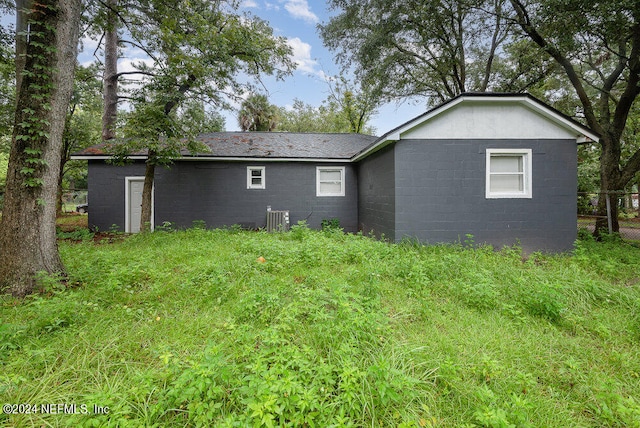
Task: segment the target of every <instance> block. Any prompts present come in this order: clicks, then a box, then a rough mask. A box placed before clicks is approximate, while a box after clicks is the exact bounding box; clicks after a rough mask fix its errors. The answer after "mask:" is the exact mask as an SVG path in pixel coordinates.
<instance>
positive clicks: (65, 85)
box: [0, 0, 81, 296]
mask: <svg viewBox="0 0 640 428" xmlns="http://www.w3.org/2000/svg"><path fill="white" fill-rule="evenodd" d="M80 13H81V1H80V0H58V1H56V0H40V1H39V2H37V3H35V4H34V5H33V8H32V13H31V16H30V19H31V24H30V32H29V39H28V42H27V45H26V53H27V55H26V62H25V65H24V70H25V71H28V72H29V73H24V74H23V78H22V84H21V86H20V91H19V92H18V93H17V94H16V98H17V108H16V115H15V126H14V131H13V138H12V145H11V153H10V155H9V168H8V171H7V185H6V193H5V200H4V211H3V213H2V221H1V222H0V254H1V255H0V257H1V259H2V263H0V291H8V292H11V294H13V295H14V296H25V295H26V294H29V293H31V292H33V290H34V288H35V287H36V280H37V276H38V273H39V272H46V273H49V274H62V273H64V266H63V265H62V261H61V260H60V256H59V254H58V246H57V242H56V226H55V220H56V195H57V189H58V172H59V168H60V156H61V146H62V133H63V130H64V124H65V117H66V113H67V107H68V105H69V98H70V96H71V92H72V89H73V78H74V70H75V63H76V55H77V46H78V30H79V20H80Z"/></svg>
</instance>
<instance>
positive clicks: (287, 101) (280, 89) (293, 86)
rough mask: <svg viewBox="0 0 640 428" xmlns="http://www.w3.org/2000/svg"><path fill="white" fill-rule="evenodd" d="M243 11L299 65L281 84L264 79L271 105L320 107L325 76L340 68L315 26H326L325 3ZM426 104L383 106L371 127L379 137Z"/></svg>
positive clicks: (299, 0) (259, 2)
mask: <svg viewBox="0 0 640 428" xmlns="http://www.w3.org/2000/svg"><path fill="white" fill-rule="evenodd" d="M241 8H242V9H243V10H246V11H249V12H250V13H251V14H253V15H255V16H258V17H260V18H262V19H264V20H266V21H268V22H269V23H270V25H271V27H272V28H273V29H274V32H275V34H276V35H278V36H282V37H285V38H286V39H287V40H288V41H289V45H290V46H291V47H292V49H293V54H294V61H295V62H296V64H297V65H298V68H297V69H296V71H294V73H293V75H292V76H290V77H288V78H286V80H285V81H283V82H277V81H275V80H274V79H265V81H264V82H265V87H266V89H267V91H268V94H269V100H270V102H271V103H272V104H276V105H278V106H290V105H292V104H293V100H294V99H295V98H298V99H300V100H302V101H304V102H305V103H307V104H311V105H314V106H319V105H320V104H321V103H322V101H323V100H325V99H326V98H327V95H328V92H329V86H328V84H327V82H326V78H327V76H335V75H339V74H340V72H341V69H340V67H339V66H338V65H337V64H336V63H335V61H334V58H333V53H332V52H330V51H329V50H328V49H327V48H325V47H324V46H323V44H322V39H321V38H320V36H319V34H318V31H317V25H318V24H319V23H325V22H327V21H328V20H329V18H330V16H331V13H332V12H331V11H329V10H328V6H327V4H326V3H325V2H324V1H311V2H309V1H307V0H244V1H243V2H242V3H241ZM425 105H426V104H425V102H424V101H422V102H421V103H420V104H419V105H416V102H415V101H414V102H413V103H409V102H405V103H401V104H400V105H398V104H396V103H392V104H388V105H384V106H382V107H381V108H380V109H379V111H378V114H377V115H376V116H374V117H373V118H372V119H371V121H370V124H371V125H372V126H374V127H375V128H376V131H377V134H378V135H382V134H384V133H385V132H387V131H389V130H391V129H392V128H394V127H396V126H398V125H400V124H402V123H404V122H406V121H407V120H409V119H411V118H412V117H414V116H417V115H418V114H420V113H422V112H424V111H425V109H426V107H425ZM235 122H236V121H235V117H234V116H232V117H231V118H230V119H227V130H229V131H233V130H237V124H236V123H235Z"/></svg>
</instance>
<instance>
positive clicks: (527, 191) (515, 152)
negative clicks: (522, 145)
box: [485, 149, 533, 199]
mask: <svg viewBox="0 0 640 428" xmlns="http://www.w3.org/2000/svg"><path fill="white" fill-rule="evenodd" d="M493 155H498V156H500V155H504V156H509V155H511V156H523V157H524V159H523V162H522V165H523V168H524V171H523V178H524V190H523V191H522V192H492V191H491V157H492V156H493ZM486 157H487V160H486V178H485V183H486V188H485V196H486V198H487V199H507V198H509V199H517V198H521V199H524V198H526V199H531V198H532V197H533V182H532V164H533V162H532V160H533V157H532V152H531V149H487V155H486Z"/></svg>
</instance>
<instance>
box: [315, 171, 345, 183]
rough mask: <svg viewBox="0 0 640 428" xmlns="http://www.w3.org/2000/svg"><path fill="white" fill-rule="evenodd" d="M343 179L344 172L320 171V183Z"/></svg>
mask: <svg viewBox="0 0 640 428" xmlns="http://www.w3.org/2000/svg"><path fill="white" fill-rule="evenodd" d="M341 179H342V172H341V171H339V170H324V171H320V181H340V180H341Z"/></svg>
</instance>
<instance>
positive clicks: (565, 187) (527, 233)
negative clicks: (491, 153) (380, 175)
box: [394, 140, 577, 251]
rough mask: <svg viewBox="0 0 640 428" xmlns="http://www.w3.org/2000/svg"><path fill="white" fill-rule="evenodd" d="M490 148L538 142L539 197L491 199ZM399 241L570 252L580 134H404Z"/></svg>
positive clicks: (535, 179)
mask: <svg viewBox="0 0 640 428" xmlns="http://www.w3.org/2000/svg"><path fill="white" fill-rule="evenodd" d="M487 148H513V149H518V148H531V149H532V153H533V165H532V172H533V176H532V183H533V198H532V199H486V198H485V179H486V178H485V168H486V154H485V151H486V149H487ZM394 149H395V169H396V172H397V173H396V236H395V238H396V241H398V240H401V239H403V238H404V237H410V238H417V239H419V240H420V241H422V242H426V243H432V244H433V243H451V242H457V241H464V240H465V236H466V234H471V235H473V239H474V241H475V242H476V243H489V244H491V245H493V246H495V247H497V248H500V247H502V246H504V245H513V244H515V243H516V242H520V243H521V245H522V247H523V249H524V250H525V251H535V250H543V251H566V250H570V249H571V248H572V247H573V243H574V241H575V239H576V233H577V232H576V229H577V228H576V223H575V218H576V217H575V216H576V197H575V192H576V188H577V177H576V170H577V156H576V143H575V140H496V141H488V140H481V141H472V140H440V141H436V140H434V141H431V140H430V141H421V140H403V141H401V142H400V143H398V144H396V145H395V148H394Z"/></svg>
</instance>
